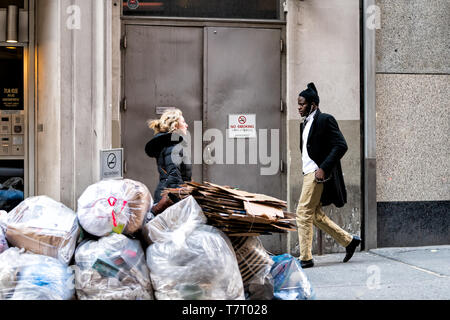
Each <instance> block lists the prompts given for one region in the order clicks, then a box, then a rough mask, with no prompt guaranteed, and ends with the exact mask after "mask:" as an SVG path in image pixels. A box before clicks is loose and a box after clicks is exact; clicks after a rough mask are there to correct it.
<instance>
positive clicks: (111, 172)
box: [100, 148, 123, 180]
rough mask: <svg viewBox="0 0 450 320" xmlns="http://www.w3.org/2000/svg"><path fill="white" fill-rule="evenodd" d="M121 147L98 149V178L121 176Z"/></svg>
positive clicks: (116, 177)
mask: <svg viewBox="0 0 450 320" xmlns="http://www.w3.org/2000/svg"><path fill="white" fill-rule="evenodd" d="M122 154H123V149H122V148H119V149H110V150H100V180H102V179H118V178H123V166H122Z"/></svg>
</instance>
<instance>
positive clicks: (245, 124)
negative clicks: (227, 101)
mask: <svg viewBox="0 0 450 320" xmlns="http://www.w3.org/2000/svg"><path fill="white" fill-rule="evenodd" d="M227 131H228V138H230V139H234V138H235V139H239V138H256V114H229V115H228V129H227Z"/></svg>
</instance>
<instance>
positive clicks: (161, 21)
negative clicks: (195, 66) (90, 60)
mask: <svg viewBox="0 0 450 320" xmlns="http://www.w3.org/2000/svg"><path fill="white" fill-rule="evenodd" d="M121 20H122V23H121V35H122V37H123V36H124V35H125V30H126V26H127V25H141V26H168V27H233V28H264V29H279V30H280V35H281V43H280V46H282V47H283V49H282V52H281V62H280V63H281V66H280V70H281V72H280V74H281V79H280V88H281V92H280V96H281V106H280V108H282V109H283V111H282V114H281V132H280V141H281V155H280V158H281V159H282V161H283V164H284V168H285V169H284V171H283V172H282V174H281V175H282V176H281V181H282V185H281V194H282V195H284V196H283V197H282V198H285V197H286V196H287V172H286V168H287V165H286V162H287V144H286V143H285V142H286V138H287V133H286V131H287V123H286V111H285V109H286V92H287V89H286V79H287V76H286V45H285V44H286V22H285V21H267V20H230V19H190V18H161V17H157V18H154V17H122V18H121ZM124 55H125V54H124V52H123V51H122V53H121V75H122V76H121V97H124V96H125V85H124V82H125V78H124V77H123V75H124ZM203 72H204V73H205V72H206V70H203ZM204 90H206V88H205V89H204ZM203 95H204V96H205V92H203ZM203 112H205V110H203ZM120 130H122V129H120ZM121 143H122V139H121ZM204 147H205V143H204V145H203V146H202V150H203V148H204ZM125 158H126V156H125ZM284 200H287V199H284Z"/></svg>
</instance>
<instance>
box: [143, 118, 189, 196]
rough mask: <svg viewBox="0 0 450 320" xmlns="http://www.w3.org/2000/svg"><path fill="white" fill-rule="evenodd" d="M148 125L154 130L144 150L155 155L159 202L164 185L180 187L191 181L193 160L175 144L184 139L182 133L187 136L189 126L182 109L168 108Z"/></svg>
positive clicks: (156, 192) (156, 193)
mask: <svg viewBox="0 0 450 320" xmlns="http://www.w3.org/2000/svg"><path fill="white" fill-rule="evenodd" d="M147 124H148V126H149V128H150V129H153V131H154V133H155V136H154V137H153V138H152V139H151V140H150V141H149V142H147V144H146V146H145V152H146V153H147V155H148V156H149V157H151V158H155V159H156V163H157V165H158V171H159V183H158V186H157V188H156V190H155V194H154V200H155V204H157V203H158V202H159V201H160V200H161V192H162V191H163V190H164V188H177V187H179V186H180V185H181V184H183V183H184V182H185V181H190V180H191V176H192V166H191V164H190V161H188V159H187V158H186V157H185V156H184V155H183V149H182V148H177V149H175V150H174V148H175V146H176V145H178V144H179V143H181V142H182V141H183V137H182V135H186V133H187V128H188V125H187V123H186V121H185V120H184V117H183V114H182V112H181V111H180V110H179V109H170V110H167V111H166V112H164V113H163V114H162V115H161V118H160V119H157V120H148V121H147ZM178 149H179V151H178ZM173 155H176V157H174V156H173ZM179 159H182V161H179Z"/></svg>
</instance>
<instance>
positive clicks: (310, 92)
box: [298, 82, 320, 105]
mask: <svg viewBox="0 0 450 320" xmlns="http://www.w3.org/2000/svg"><path fill="white" fill-rule="evenodd" d="M307 87H308V89H306V90H303V91H302V92H300V94H299V95H298V96H299V97H300V96H301V97H303V98H305V100H306V102H308V103H311V102H314V103H315V104H317V105H318V104H319V101H320V99H319V95H318V94H317V89H316V86H315V85H314V83H313V82H310V83H308V85H307Z"/></svg>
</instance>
